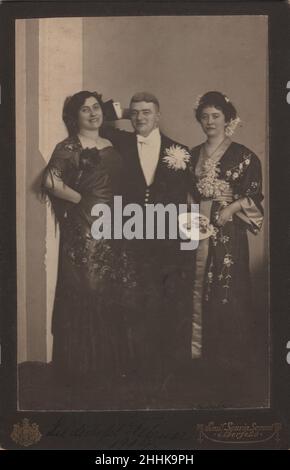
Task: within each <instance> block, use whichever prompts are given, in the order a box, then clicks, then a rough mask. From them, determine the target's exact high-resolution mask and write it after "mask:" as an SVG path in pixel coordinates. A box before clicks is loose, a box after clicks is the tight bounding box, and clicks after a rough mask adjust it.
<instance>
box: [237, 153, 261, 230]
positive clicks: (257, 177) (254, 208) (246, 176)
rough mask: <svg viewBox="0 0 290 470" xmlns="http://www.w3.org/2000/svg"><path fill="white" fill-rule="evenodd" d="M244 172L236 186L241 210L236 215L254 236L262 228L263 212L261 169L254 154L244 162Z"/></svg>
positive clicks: (250, 154)
mask: <svg viewBox="0 0 290 470" xmlns="http://www.w3.org/2000/svg"><path fill="white" fill-rule="evenodd" d="M243 163H244V166H245V167H246V168H245V171H244V173H243V175H242V177H241V179H240V183H239V186H238V193H239V194H238V196H239V202H240V204H241V210H240V211H239V212H237V213H236V215H237V216H238V217H239V218H240V219H241V220H243V221H244V222H245V223H246V224H247V225H248V229H249V230H250V231H251V232H253V233H254V234H256V233H258V231H259V230H260V229H261V227H262V223H263V216H264V211H263V207H262V204H261V202H262V200H263V199H264V196H263V194H262V169H261V162H260V160H259V159H258V157H257V156H256V155H255V154H254V153H252V152H251V153H249V155H248V157H247V158H246V159H245V160H244V162H243Z"/></svg>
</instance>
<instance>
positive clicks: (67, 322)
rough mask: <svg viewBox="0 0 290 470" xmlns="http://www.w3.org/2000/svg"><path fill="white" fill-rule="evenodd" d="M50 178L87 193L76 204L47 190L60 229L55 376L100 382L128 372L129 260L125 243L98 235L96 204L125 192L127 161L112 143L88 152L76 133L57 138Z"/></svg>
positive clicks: (132, 288) (131, 279)
mask: <svg viewBox="0 0 290 470" xmlns="http://www.w3.org/2000/svg"><path fill="white" fill-rule="evenodd" d="M49 174H50V175H53V177H54V179H55V178H59V179H61V181H63V182H64V183H65V184H66V185H68V186H70V187H71V188H73V189H75V190H76V191H78V192H79V193H80V194H81V195H82V199H81V201H80V203H79V204H73V203H69V202H67V201H65V200H63V199H60V198H57V197H55V196H53V195H52V194H51V193H49V192H48V197H49V199H50V201H51V204H52V207H53V210H54V213H55V215H56V219H57V222H58V223H59V227H60V249H59V265H58V279H57V286H56V293H55V302H54V311H53V321H52V333H53V359H52V361H53V366H54V370H55V371H56V372H57V374H58V376H61V377H65V378H70V379H76V380H78V381H79V379H89V380H93V381H96V382H98V383H102V382H104V381H106V380H111V379H112V378H117V377H120V376H121V375H122V374H124V373H126V368H127V367H128V363H129V353H130V352H129V346H128V328H127V316H128V315H130V312H131V310H134V308H135V305H134V291H135V287H136V277H135V270H134V267H133V263H132V257H130V253H129V252H128V249H127V248H128V247H126V246H125V244H124V242H123V241H122V240H107V239H104V238H103V239H99V240H95V239H94V238H93V236H92V234H91V225H92V223H93V222H94V221H95V220H96V217H92V216H91V208H92V206H93V205H95V204H97V203H105V204H107V205H109V206H111V207H112V202H113V196H114V195H118V194H121V191H122V189H121V183H122V160H121V157H120V155H119V154H118V153H117V152H116V150H115V149H114V148H113V147H106V148H104V149H102V150H97V149H96V148H94V149H90V150H89V149H83V148H82V146H81V143H80V141H79V140H78V138H77V137H75V138H68V139H66V140H64V141H63V142H61V143H59V144H58V145H57V146H56V148H55V150H54V152H53V154H52V157H51V159H50V161H49V163H48V166H47V168H46V170H45V174H44V177H45V178H47V175H48V176H49Z"/></svg>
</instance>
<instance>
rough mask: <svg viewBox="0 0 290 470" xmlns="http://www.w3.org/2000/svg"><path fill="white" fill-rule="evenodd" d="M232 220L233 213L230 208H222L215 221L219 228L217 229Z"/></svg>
mask: <svg viewBox="0 0 290 470" xmlns="http://www.w3.org/2000/svg"><path fill="white" fill-rule="evenodd" d="M232 218H233V212H232V210H231V207H230V206H227V207H224V208H223V209H222V210H221V211H220V213H219V215H218V218H217V221H216V224H217V225H218V226H219V227H222V226H223V225H225V224H226V223H227V222H229V221H230V220H232Z"/></svg>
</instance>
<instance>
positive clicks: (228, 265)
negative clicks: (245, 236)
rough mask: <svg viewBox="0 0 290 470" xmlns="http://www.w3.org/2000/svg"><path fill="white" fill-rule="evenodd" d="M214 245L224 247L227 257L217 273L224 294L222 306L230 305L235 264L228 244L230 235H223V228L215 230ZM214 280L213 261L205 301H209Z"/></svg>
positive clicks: (225, 256) (208, 276) (207, 278)
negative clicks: (232, 270)
mask: <svg viewBox="0 0 290 470" xmlns="http://www.w3.org/2000/svg"><path fill="white" fill-rule="evenodd" d="M211 238H212V243H213V245H214V246H216V245H217V244H218V243H220V244H222V245H223V246H224V250H225V255H224V259H223V264H222V267H221V270H220V272H219V273H216V274H215V275H216V279H217V281H219V283H221V284H222V289H223V292H224V295H223V298H222V299H221V303H222V304H227V303H229V291H230V287H231V279H232V274H231V269H232V265H233V264H234V260H233V256H232V254H231V253H230V247H229V244H228V242H229V241H230V237H229V236H228V235H224V234H223V230H222V227H220V228H217V227H215V228H214V233H213V234H212V236H211ZM213 280H214V272H213V261H212V260H211V263H210V266H209V270H208V273H207V277H206V281H205V300H206V301H209V298H210V292H211V284H212V283H213Z"/></svg>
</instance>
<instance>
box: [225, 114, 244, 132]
mask: <svg viewBox="0 0 290 470" xmlns="http://www.w3.org/2000/svg"><path fill="white" fill-rule="evenodd" d="M241 122H242V121H241V119H240V118H239V117H236V119H231V120H230V122H229V123H228V124H227V126H226V129H225V133H226V135H227V136H231V135H233V133H234V132H235V130H236V127H237V125H238V124H240V123H241Z"/></svg>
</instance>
